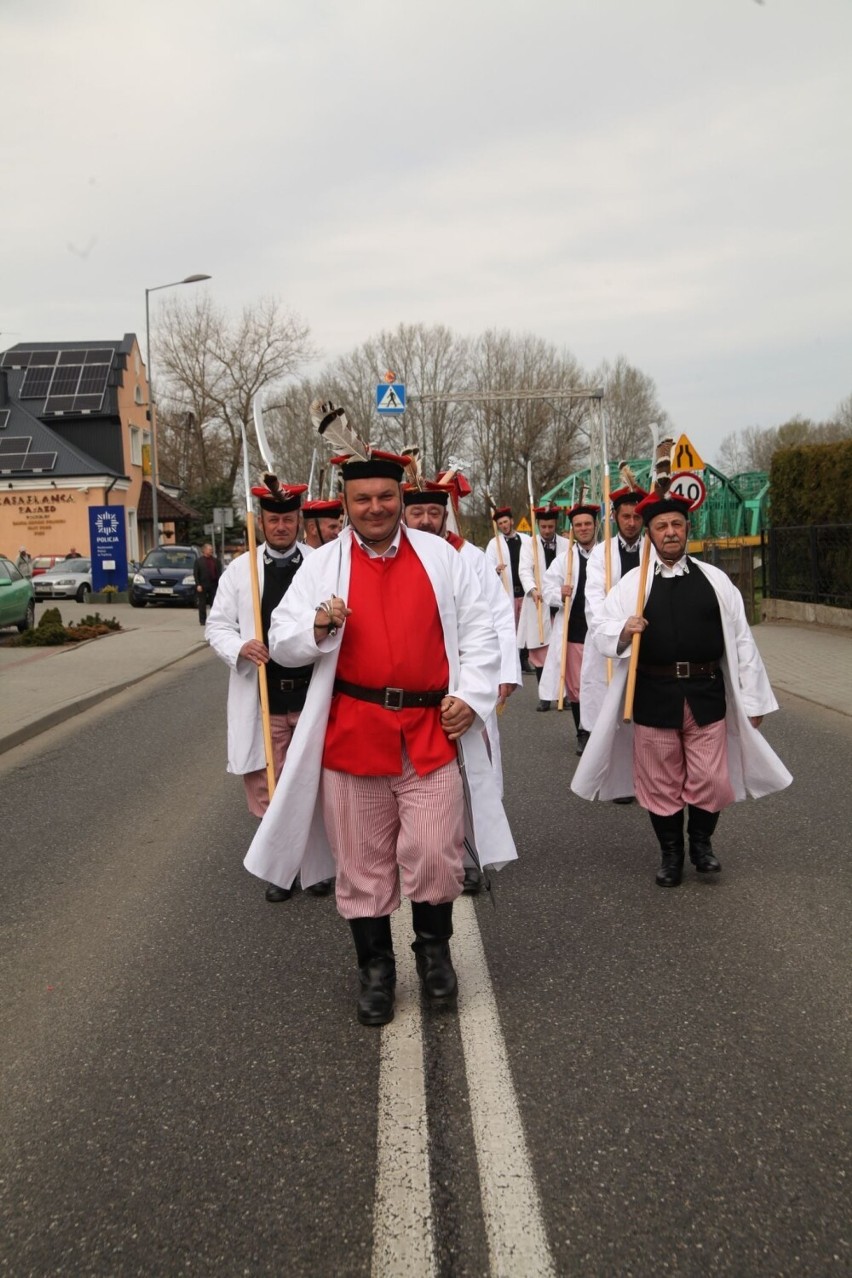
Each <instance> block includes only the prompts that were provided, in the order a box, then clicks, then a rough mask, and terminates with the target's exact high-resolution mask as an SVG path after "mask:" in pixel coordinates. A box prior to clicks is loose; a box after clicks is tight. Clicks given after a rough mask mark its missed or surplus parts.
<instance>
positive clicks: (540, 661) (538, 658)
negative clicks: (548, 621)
mask: <svg viewBox="0 0 852 1278" xmlns="http://www.w3.org/2000/svg"><path fill="white" fill-rule="evenodd" d="M547 647H548V645H547V644H545V645H544V647H543V648H530V649H529V650H528V653H527V655H528V656H529V661H530V665H531V666H537V667H538V668H539V669H540V670H541V669H543V668H544V663H545V661H547Z"/></svg>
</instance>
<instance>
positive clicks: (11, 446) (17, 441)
mask: <svg viewBox="0 0 852 1278" xmlns="http://www.w3.org/2000/svg"><path fill="white" fill-rule="evenodd" d="M32 442H33V437H32V435H6V436H4V438H3V439H0V456H3V455H4V454H5V453H19V452H20V451H21V450H22V449H23V451H24V452H26V451H27V449H28V448H29V446H30V444H31V443H32Z"/></svg>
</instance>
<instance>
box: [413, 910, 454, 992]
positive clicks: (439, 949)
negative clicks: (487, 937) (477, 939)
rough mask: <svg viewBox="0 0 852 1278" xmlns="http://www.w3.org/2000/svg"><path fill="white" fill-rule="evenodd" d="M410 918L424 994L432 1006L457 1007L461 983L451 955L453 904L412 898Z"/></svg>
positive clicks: (416, 960)
mask: <svg viewBox="0 0 852 1278" xmlns="http://www.w3.org/2000/svg"><path fill="white" fill-rule="evenodd" d="M411 918H412V922H413V923H414V933H415V936H416V937H417V939H416V941H414V943H413V944H412V946H411V948H412V949H413V950H414V956H415V962H416V965H417V975H418V976H419V977H420V987H421V989H422V991H423V994H424V996H425V998H426V999H427V1001H428V1002H429V1003H430V1004H431V1005H432V1006H433V1007H455V1005H456V999H457V996H458V992H459V983H458V978H457V976H456V973H455V969H454V967H453V962H452V959H451V958H450V937H451V936H452V934H453V903H452V901H447V902H445V903H444V904H442V905H429V904H428V903H427V902H425V901H412V902H411Z"/></svg>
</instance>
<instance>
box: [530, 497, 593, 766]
mask: <svg viewBox="0 0 852 1278" xmlns="http://www.w3.org/2000/svg"><path fill="white" fill-rule="evenodd" d="M599 514H600V506H592V505H589V504H588V503H586V502H577V504H576V505H574V506H572V507H571V509H570V510H569V511H568V519H569V521H570V523H571V528H572V530H573V533H574V545H573V547H572V551H571V553H572V557H573V563H572V568H571V585H570V586H568V585H567V584H566V577H567V575H568V542H567V541H566V542H565V548H564V550H562V551H561V552H560V554H559V555H558V556H557V558H556V559H555V560H554V562H553V564H552V565H551V566H550V567H549V569H548V571H547V572H546V573H545V577H544V582H543V590H544V598H545V602H546V603H547V605H548V606H549V607H550V608H552V609H553V613H554V620H555V624H554V635H553V639H552V641H551V644H550V649H549V650H548V654H547V661H546V663H545V669H544V673H543V674H542V677H541V687H540V689H539V691H540V693H541V704H540V706H539V709H543V710H549V709H550V703H551V701H556V700H558V697H559V684H560V680H561V674H562V627H563V625H564V624H565V623H564V616H565V609H566V607H567V608H568V653H567V657H568V660H567V665H566V669H565V696H566V697H567V699H568V702H569V704H570V706H571V713H572V715H573V717H574V727H575V730H576V733H577V753H578V754H582V753H583V751H584V749H585V748H586V742H587V741H588V739H589V734H588V732H586V731H585V729H584V728H583V727H582V726H581V723H580V667H581V665H582V661H583V648H584V645H585V642H586V629H587V625H586V569H587V566H588V562H589V557H590V556H591V553H592V550H593V548H594V545H595V537H596V536H597V530H598V523H597V520H598V515H599ZM569 598H570V600H571V603H570V605H568V604H567V603H566V600H568V599H569Z"/></svg>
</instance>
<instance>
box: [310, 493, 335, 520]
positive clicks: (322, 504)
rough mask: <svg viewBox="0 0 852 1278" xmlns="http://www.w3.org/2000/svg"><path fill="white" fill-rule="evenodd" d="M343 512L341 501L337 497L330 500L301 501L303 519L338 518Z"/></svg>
mask: <svg viewBox="0 0 852 1278" xmlns="http://www.w3.org/2000/svg"><path fill="white" fill-rule="evenodd" d="M342 514H343V502H342V501H340V500H339V498H333V499H332V500H331V501H319V500H317V501H303V502H302V517H303V519H339V518H340V517H341V515H342Z"/></svg>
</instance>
